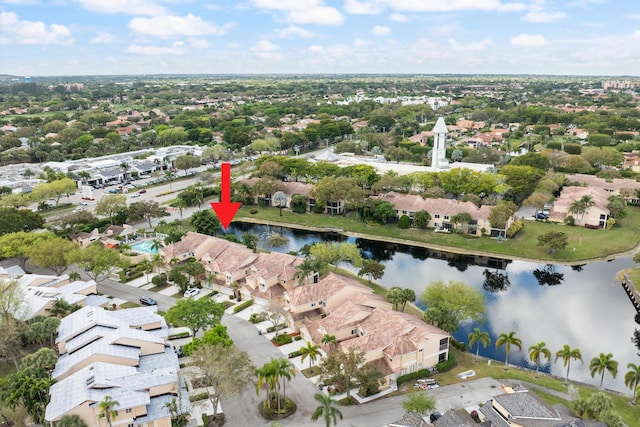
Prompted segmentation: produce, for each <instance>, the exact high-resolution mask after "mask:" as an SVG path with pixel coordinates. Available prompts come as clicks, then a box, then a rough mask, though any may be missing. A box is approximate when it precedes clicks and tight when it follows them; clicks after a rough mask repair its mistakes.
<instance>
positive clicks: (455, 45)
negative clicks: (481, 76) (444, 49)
mask: <svg viewBox="0 0 640 427" xmlns="http://www.w3.org/2000/svg"><path fill="white" fill-rule="evenodd" d="M449 45H450V46H451V48H452V49H453V50H454V51H456V52H481V51H486V50H493V49H495V47H496V45H495V43H494V42H493V40H491V39H489V38H484V39H482V40H479V41H477V42H459V41H457V40H453V39H451V40H449Z"/></svg>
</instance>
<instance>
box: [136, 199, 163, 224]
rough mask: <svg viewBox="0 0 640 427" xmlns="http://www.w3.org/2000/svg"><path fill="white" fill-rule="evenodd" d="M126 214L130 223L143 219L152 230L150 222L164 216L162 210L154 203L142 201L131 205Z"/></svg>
mask: <svg viewBox="0 0 640 427" xmlns="http://www.w3.org/2000/svg"><path fill="white" fill-rule="evenodd" d="M127 214H128V218H129V220H130V221H141V220H143V219H144V220H146V221H147V222H148V223H149V228H152V225H151V220H152V219H153V218H159V217H160V216H162V215H163V214H164V208H163V207H161V206H160V204H158V202H156V201H152V200H142V201H140V202H133V203H131V204H130V205H129V209H128V211H127Z"/></svg>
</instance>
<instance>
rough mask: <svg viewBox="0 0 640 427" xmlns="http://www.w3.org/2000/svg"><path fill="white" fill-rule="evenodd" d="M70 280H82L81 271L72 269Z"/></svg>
mask: <svg viewBox="0 0 640 427" xmlns="http://www.w3.org/2000/svg"><path fill="white" fill-rule="evenodd" d="M69 280H71V281H72V282H75V281H76V280H80V273H78V272H77V271H72V272H71V273H69Z"/></svg>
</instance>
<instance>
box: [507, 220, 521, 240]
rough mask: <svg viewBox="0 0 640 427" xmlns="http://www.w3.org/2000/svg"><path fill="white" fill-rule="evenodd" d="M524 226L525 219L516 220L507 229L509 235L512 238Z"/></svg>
mask: <svg viewBox="0 0 640 427" xmlns="http://www.w3.org/2000/svg"><path fill="white" fill-rule="evenodd" d="M523 228H524V221H522V220H520V219H519V220H517V221H515V222H514V223H513V224H511V225H510V226H509V228H508V229H507V237H508V238H510V239H511V238H513V237H514V236H515V235H516V234H518V232H519V231H520V230H522V229H523Z"/></svg>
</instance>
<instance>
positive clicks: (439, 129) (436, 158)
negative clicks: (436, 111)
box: [431, 117, 449, 169]
mask: <svg viewBox="0 0 640 427" xmlns="http://www.w3.org/2000/svg"><path fill="white" fill-rule="evenodd" d="M448 132H449V131H448V130H447V124H446V123H445V122H444V119H443V118H442V117H438V120H437V121H436V125H435V126H434V127H433V150H431V167H432V168H437V169H448V168H449V161H447V157H446V154H447V150H446V148H445V143H446V141H447V133H448Z"/></svg>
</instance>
